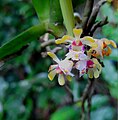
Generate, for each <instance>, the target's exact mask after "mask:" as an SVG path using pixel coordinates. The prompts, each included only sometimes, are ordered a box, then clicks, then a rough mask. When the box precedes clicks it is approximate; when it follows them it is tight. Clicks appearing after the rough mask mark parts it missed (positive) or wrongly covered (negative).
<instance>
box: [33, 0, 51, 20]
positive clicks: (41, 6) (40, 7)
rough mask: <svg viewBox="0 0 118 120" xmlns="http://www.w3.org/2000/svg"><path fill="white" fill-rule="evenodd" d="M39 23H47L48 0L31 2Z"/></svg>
mask: <svg viewBox="0 0 118 120" xmlns="http://www.w3.org/2000/svg"><path fill="white" fill-rule="evenodd" d="M32 3H33V5H34V8H35V10H36V13H37V15H38V18H39V20H40V22H49V13H50V0H32Z"/></svg>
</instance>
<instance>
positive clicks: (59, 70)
mask: <svg viewBox="0 0 118 120" xmlns="http://www.w3.org/2000/svg"><path fill="white" fill-rule="evenodd" d="M47 54H48V55H49V56H50V57H51V58H52V59H53V60H54V61H55V62H56V63H57V64H55V65H51V66H50V68H49V74H48V78H49V79H50V80H53V79H54V77H55V75H56V74H58V82H59V84H60V85H64V84H65V79H64V75H65V76H66V78H67V80H69V81H70V78H71V76H74V75H73V74H72V73H71V70H72V67H73V62H72V61H71V60H68V59H64V60H59V59H58V58H57V56H56V55H55V54H54V53H51V52H47Z"/></svg>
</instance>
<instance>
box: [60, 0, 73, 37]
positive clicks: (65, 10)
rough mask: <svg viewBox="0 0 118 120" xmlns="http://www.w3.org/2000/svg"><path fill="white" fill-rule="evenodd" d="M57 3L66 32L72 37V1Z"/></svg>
mask: <svg viewBox="0 0 118 120" xmlns="http://www.w3.org/2000/svg"><path fill="white" fill-rule="evenodd" d="M59 1H60V6H61V10H62V15H63V19H64V24H65V26H66V29H67V32H68V34H69V35H71V36H73V32H72V30H73V28H74V15H73V7H72V0H59Z"/></svg>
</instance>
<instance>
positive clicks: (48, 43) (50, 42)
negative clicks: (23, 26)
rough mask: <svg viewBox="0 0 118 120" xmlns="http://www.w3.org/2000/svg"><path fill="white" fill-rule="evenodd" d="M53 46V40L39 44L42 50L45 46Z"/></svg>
mask: <svg viewBox="0 0 118 120" xmlns="http://www.w3.org/2000/svg"><path fill="white" fill-rule="evenodd" d="M54 44H56V43H55V40H48V41H46V42H43V43H42V44H41V47H42V48H44V47H46V46H49V45H54Z"/></svg>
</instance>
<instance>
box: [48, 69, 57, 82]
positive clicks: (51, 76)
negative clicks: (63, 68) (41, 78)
mask: <svg viewBox="0 0 118 120" xmlns="http://www.w3.org/2000/svg"><path fill="white" fill-rule="evenodd" d="M55 75H56V70H52V71H51V72H49V74H48V78H49V79H50V80H51V81H52V80H53V79H54V77H55Z"/></svg>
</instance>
